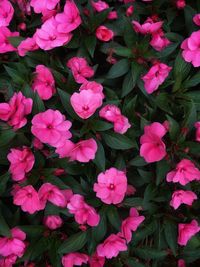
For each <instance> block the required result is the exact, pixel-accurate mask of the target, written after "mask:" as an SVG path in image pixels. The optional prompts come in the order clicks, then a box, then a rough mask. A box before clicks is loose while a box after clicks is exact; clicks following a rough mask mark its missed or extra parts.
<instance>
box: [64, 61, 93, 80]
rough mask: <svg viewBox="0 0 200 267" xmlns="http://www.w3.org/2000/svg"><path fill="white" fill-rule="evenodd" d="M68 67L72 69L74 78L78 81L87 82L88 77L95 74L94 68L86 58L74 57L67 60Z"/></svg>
mask: <svg viewBox="0 0 200 267" xmlns="http://www.w3.org/2000/svg"><path fill="white" fill-rule="evenodd" d="M67 67H68V68H70V69H71V72H72V74H73V76H74V79H75V81H76V82H77V83H85V82H87V79H86V78H91V77H92V76H93V75H94V70H93V69H92V68H91V67H90V66H89V65H88V63H87V61H86V59H85V58H82V57H72V58H70V59H69V60H68V62H67Z"/></svg>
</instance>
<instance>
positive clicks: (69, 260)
mask: <svg viewBox="0 0 200 267" xmlns="http://www.w3.org/2000/svg"><path fill="white" fill-rule="evenodd" d="M88 259H89V257H88V256H87V255H86V254H83V253H79V252H73V253H69V254H66V255H64V256H63V257H62V264H63V266H64V267H73V266H75V265H76V266H81V265H82V264H83V263H85V264H86V263H87V262H88Z"/></svg>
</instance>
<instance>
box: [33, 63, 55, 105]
mask: <svg viewBox="0 0 200 267" xmlns="http://www.w3.org/2000/svg"><path fill="white" fill-rule="evenodd" d="M32 89H33V90H34V91H37V93H38V95H39V96H40V98H41V99H43V100H48V99H50V98H51V97H52V95H53V94H55V92H56V89H55V80H54V77H53V75H52V73H51V71H50V69H49V68H47V67H45V66H44V65H37V66H36V72H35V77H34V79H33V84H32Z"/></svg>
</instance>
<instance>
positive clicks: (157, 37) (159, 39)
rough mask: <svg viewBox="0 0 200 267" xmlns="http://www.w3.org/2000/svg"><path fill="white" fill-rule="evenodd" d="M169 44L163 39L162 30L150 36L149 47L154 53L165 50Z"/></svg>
mask: <svg viewBox="0 0 200 267" xmlns="http://www.w3.org/2000/svg"><path fill="white" fill-rule="evenodd" d="M170 43H171V42H170V41H169V40H168V39H167V38H166V37H165V35H164V33H163V31H162V30H159V31H158V32H155V33H153V34H152V38H151V42H150V45H151V46H152V47H153V48H154V49H155V50H156V51H162V50H163V49H165V48H166V47H167V46H168V45H169V44H170Z"/></svg>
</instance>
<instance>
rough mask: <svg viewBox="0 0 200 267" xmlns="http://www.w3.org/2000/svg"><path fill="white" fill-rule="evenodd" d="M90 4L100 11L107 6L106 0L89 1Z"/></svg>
mask: <svg viewBox="0 0 200 267" xmlns="http://www.w3.org/2000/svg"><path fill="white" fill-rule="evenodd" d="M91 4H92V7H93V8H94V10H95V11H97V12H102V11H103V10H105V9H108V8H109V5H108V4H107V3H106V2H104V1H101V0H98V1H96V2H94V1H91Z"/></svg>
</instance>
